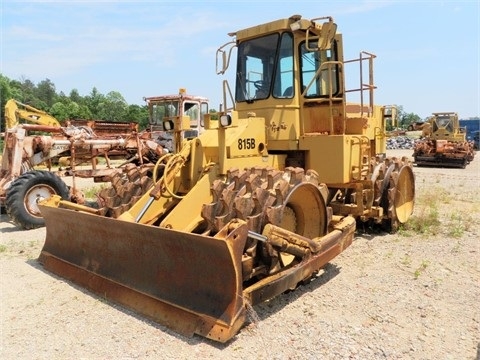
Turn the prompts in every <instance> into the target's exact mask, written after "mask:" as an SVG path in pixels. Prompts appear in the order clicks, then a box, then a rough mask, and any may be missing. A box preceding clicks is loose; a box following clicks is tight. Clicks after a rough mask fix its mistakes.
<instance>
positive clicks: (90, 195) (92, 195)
mask: <svg viewBox="0 0 480 360" xmlns="http://www.w3.org/2000/svg"><path fill="white" fill-rule="evenodd" d="M107 186H108V185H106V184H102V185H100V186H92V187H89V188H86V189H83V193H84V194H85V198H86V199H96V195H97V194H98V193H99V192H100V191H101V190H102V189H104V188H106V187H107Z"/></svg>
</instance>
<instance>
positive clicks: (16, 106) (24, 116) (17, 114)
mask: <svg viewBox="0 0 480 360" xmlns="http://www.w3.org/2000/svg"><path fill="white" fill-rule="evenodd" d="M20 121H24V122H27V123H32V124H37V125H45V126H56V127H59V126H60V123H59V122H58V120H57V119H55V118H54V117H53V116H51V115H49V114H47V113H46V112H45V111H42V110H38V109H35V108H34V107H33V106H30V105H26V104H23V103H21V102H20V101H17V100H15V99H10V100H8V101H7V102H6V104H5V125H6V127H7V129H12V128H14V127H15V126H17V125H19V124H20Z"/></svg>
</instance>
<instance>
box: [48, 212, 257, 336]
mask: <svg viewBox="0 0 480 360" xmlns="http://www.w3.org/2000/svg"><path fill="white" fill-rule="evenodd" d="M39 207H40V210H41V212H42V215H43V217H44V218H45V222H46V229H47V235H46V240H45V245H44V247H43V249H42V252H41V254H40V257H39V261H40V263H42V264H43V266H44V267H45V269H47V270H48V271H51V272H53V273H55V274H57V275H59V276H61V277H63V278H66V279H68V280H71V281H73V282H74V283H76V284H78V285H80V286H82V287H85V288H87V289H89V290H91V291H93V292H95V293H97V294H98V295H100V296H101V297H104V298H105V299H106V300H111V301H114V302H117V303H120V304H122V305H124V306H126V307H129V308H131V309H133V310H135V311H136V312H139V313H141V314H143V315H146V316H147V317H150V318H152V319H153V320H155V321H157V322H159V323H161V324H163V325H165V326H167V327H169V328H171V329H172V330H174V331H176V332H179V333H181V334H184V335H186V336H192V335H193V334H194V333H196V334H199V335H202V336H205V337H208V338H211V339H214V340H216V341H220V342H225V341H228V340H229V339H230V338H231V337H233V336H234V335H235V334H236V333H237V332H238V330H239V329H240V328H241V326H242V325H243V323H244V322H245V306H244V300H243V297H242V270H241V257H242V251H243V248H244V244H245V240H246V237H247V231H248V230H247V228H246V226H240V227H238V228H236V229H235V230H233V231H231V232H229V233H228V234H226V233H222V232H220V233H219V234H217V235H216V236H215V237H207V236H201V235H197V234H191V233H185V232H179V231H174V230H169V229H164V228H159V227H155V226H149V225H141V224H136V223H131V222H126V221H120V220H115V219H111V218H106V217H101V216H98V215H93V214H87V213H83V212H77V211H74V210H68V209H62V208H56V207H50V206H43V205H40V206H39Z"/></svg>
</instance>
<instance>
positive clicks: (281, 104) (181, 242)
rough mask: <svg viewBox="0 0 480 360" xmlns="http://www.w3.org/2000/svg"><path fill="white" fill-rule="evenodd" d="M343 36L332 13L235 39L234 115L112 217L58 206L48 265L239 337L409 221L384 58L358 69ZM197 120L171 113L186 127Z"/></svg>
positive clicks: (172, 127)
mask: <svg viewBox="0 0 480 360" xmlns="http://www.w3.org/2000/svg"><path fill="white" fill-rule="evenodd" d="M336 29H337V26H336V24H335V23H334V21H333V19H332V18H331V17H320V18H315V19H312V20H308V19H304V18H302V17H301V16H298V15H296V16H292V17H290V18H286V19H280V20H276V21H272V22H268V23H265V24H260V25H256V26H253V27H250V28H247V29H243V30H239V31H237V32H235V33H231V34H229V35H230V36H232V38H233V39H232V41H230V42H229V43H227V44H225V45H223V46H221V47H220V48H219V49H218V51H217V73H218V74H219V75H223V74H228V70H229V69H230V62H231V60H232V61H233V59H234V57H235V56H236V64H235V66H232V68H233V69H232V71H233V72H234V74H233V76H231V78H232V79H235V80H234V84H230V83H229V81H227V80H224V81H223V89H222V90H223V106H222V111H221V112H220V113H218V114H216V115H217V116H215V117H213V116H211V115H209V114H207V115H205V117H204V119H203V124H202V126H204V128H205V131H204V132H203V133H201V134H200V135H199V136H198V137H196V138H193V139H189V140H188V139H186V140H184V141H183V145H182V147H181V149H179V151H178V152H175V153H170V154H167V155H165V156H163V157H162V158H161V159H160V160H159V161H158V162H157V164H156V166H155V169H154V171H153V186H152V187H151V188H150V189H149V190H148V191H147V192H146V193H144V194H143V195H142V194H130V193H129V192H128V187H126V188H123V189H122V188H118V187H117V188H116V189H112V190H111V191H106V192H104V193H103V194H102V197H101V198H102V199H101V202H100V204H99V208H98V209H93V208H89V207H85V206H79V205H76V204H72V203H70V202H68V201H64V200H61V199H59V198H57V197H52V198H51V199H49V200H45V201H43V202H42V203H41V204H40V205H39V207H40V209H41V212H42V215H43V216H44V218H45V221H46V227H47V237H46V241H45V246H44V248H43V249H42V252H41V255H40V258H39V260H40V262H41V263H42V264H43V266H44V267H45V268H46V269H47V270H49V271H51V272H53V273H56V274H58V275H60V276H62V277H64V278H66V279H68V280H71V281H73V282H75V283H77V284H80V285H81V286H84V287H86V288H88V289H89V290H91V291H93V292H95V293H97V294H100V296H102V297H104V298H105V299H108V300H111V301H114V302H117V303H120V304H123V305H124V306H127V307H129V308H132V309H134V310H135V311H137V312H139V313H141V314H143V315H145V316H147V317H149V318H151V319H154V320H155V321H158V322H159V323H161V324H163V325H165V326H167V327H169V328H171V329H173V330H175V331H177V332H179V333H182V334H184V335H187V336H192V335H193V334H199V335H202V336H205V337H208V338H210V339H213V340H215V341H219V342H226V341H228V340H230V339H231V338H232V337H234V336H235V334H236V333H237V332H238V331H239V330H240V329H241V327H242V326H243V325H244V324H245V322H246V321H247V320H248V319H247V310H248V308H249V307H250V306H253V305H255V304H258V303H260V302H263V301H267V300H269V299H271V298H273V297H275V296H277V295H279V294H281V293H283V292H285V291H286V290H291V289H295V288H296V287H297V286H298V285H299V284H301V283H305V282H307V281H310V280H311V279H312V278H314V277H315V275H316V274H317V273H318V272H319V271H320V270H321V269H322V268H323V267H324V266H325V265H326V264H327V263H328V262H329V261H330V260H332V259H333V258H334V257H336V256H337V255H338V254H340V253H341V252H342V251H343V250H345V249H346V248H347V247H348V246H349V245H350V244H351V243H352V240H353V236H354V233H355V230H356V226H357V224H368V225H369V226H370V225H371V226H374V225H378V226H382V227H383V228H384V229H386V230H389V231H395V230H396V229H397V228H398V227H399V225H401V224H402V223H405V222H406V221H407V220H408V218H409V216H410V215H411V214H412V212H413V208H414V197H415V186H414V174H413V172H412V166H411V164H410V163H409V162H408V161H407V160H406V159H396V158H387V157H386V156H385V151H386V134H385V124H386V122H387V120H389V118H390V117H391V116H392V110H393V108H392V107H389V106H378V105H374V103H373V94H374V90H375V85H374V83H373V60H374V58H375V55H373V54H371V53H367V52H361V53H360V56H359V58H358V59H355V60H350V61H345V60H344V58H343V42H342V36H341V34H339V33H337V31H336ZM350 66H352V67H355V68H357V74H358V84H359V85H358V87H357V88H355V89H352V90H348V89H346V87H345V74H346V73H347V71H348V70H347V69H346V68H347V67H350ZM358 69H360V71H358ZM351 74H354V73H353V72H352V73H351ZM347 94H349V96H350V95H353V96H355V95H356V99H357V101H353V102H347ZM189 124H190V118H189V117H188V116H165V117H164V118H163V128H164V129H165V130H167V131H172V132H173V133H174V132H177V131H183V130H185V129H188V127H189ZM132 181H133V180H132ZM136 181H142V179H141V178H139V179H138V180H136Z"/></svg>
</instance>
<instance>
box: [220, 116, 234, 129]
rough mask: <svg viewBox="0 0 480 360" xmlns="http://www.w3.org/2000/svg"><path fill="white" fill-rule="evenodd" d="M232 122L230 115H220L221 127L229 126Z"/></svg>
mask: <svg viewBox="0 0 480 360" xmlns="http://www.w3.org/2000/svg"><path fill="white" fill-rule="evenodd" d="M231 124H232V118H231V117H230V115H222V116H220V125H222V126H223V127H227V126H230V125H231Z"/></svg>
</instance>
